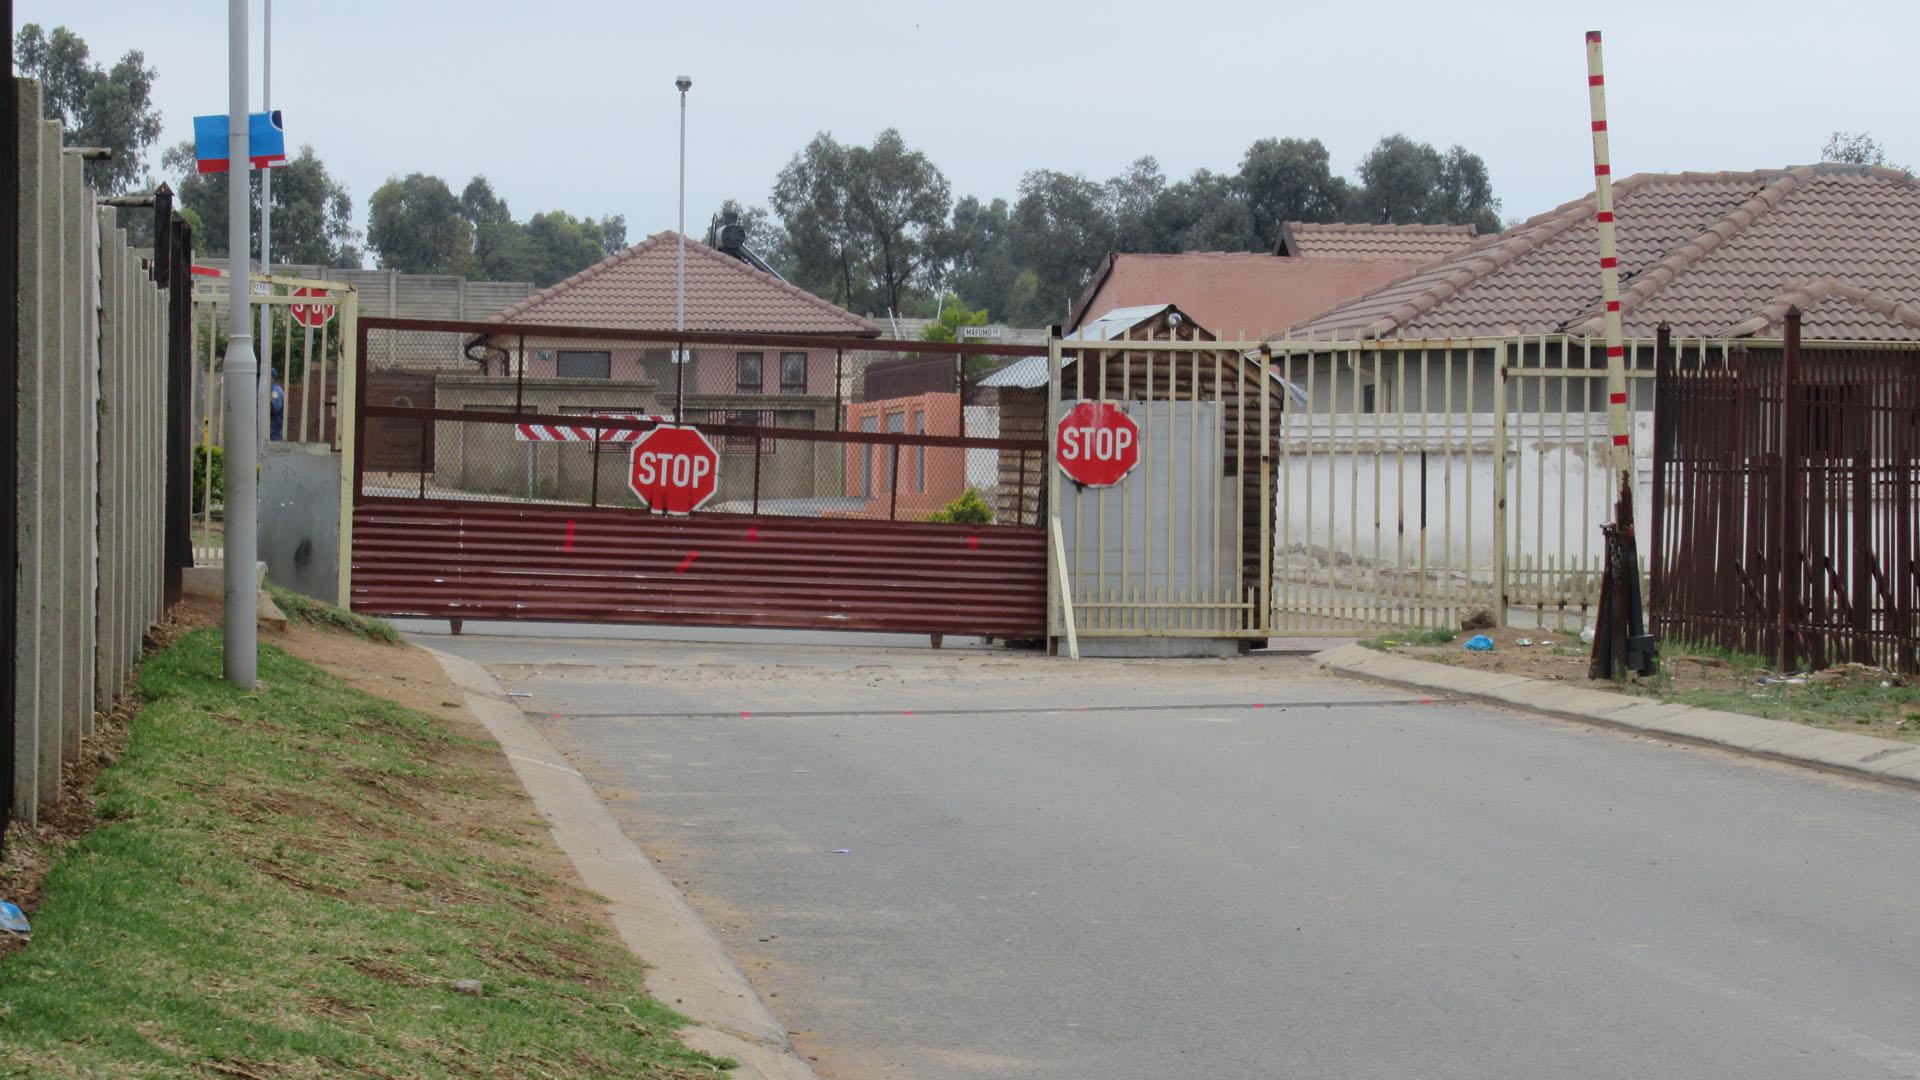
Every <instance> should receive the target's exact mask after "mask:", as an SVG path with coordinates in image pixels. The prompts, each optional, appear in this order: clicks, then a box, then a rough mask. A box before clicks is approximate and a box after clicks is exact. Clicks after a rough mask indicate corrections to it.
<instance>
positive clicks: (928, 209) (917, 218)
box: [773, 128, 953, 311]
mask: <svg viewBox="0 0 1920 1080" xmlns="http://www.w3.org/2000/svg"><path fill="white" fill-rule="evenodd" d="M952 201H953V196H952V191H951V189H950V188H949V186H948V184H947V178H946V177H945V176H944V175H943V174H942V173H941V172H940V170H939V169H938V168H935V167H934V164H933V162H931V161H929V160H928V159H927V156H926V155H925V154H923V153H921V152H920V151H918V150H914V149H911V148H910V147H908V146H907V143H906V140H905V139H903V138H901V136H900V133H899V132H898V131H896V130H894V129H893V128H888V129H887V130H885V131H883V132H881V133H880V134H879V136H878V137H876V138H875V139H874V140H873V145H872V146H842V145H841V144H840V143H838V142H836V141H834V138H833V136H832V135H831V134H829V133H827V132H821V133H820V134H819V135H816V136H815V137H814V139H813V141H812V142H811V143H808V144H807V146H806V148H805V149H804V150H802V151H800V153H798V154H795V155H794V156H793V160H791V161H789V162H788V163H787V166H786V168H784V169H781V170H780V177H779V179H778V180H777V181H776V182H775V184H774V189H773V209H774V212H775V213H777V214H779V215H780V219H781V222H782V224H783V225H784V226H785V228H786V231H787V236H788V237H789V239H790V240H791V242H792V244H793V247H794V251H795V258H794V260H793V272H794V275H795V280H796V281H797V282H799V283H800V284H802V285H804V286H805V287H807V288H811V289H814V290H816V291H822V292H825V293H826V294H827V295H828V297H829V298H830V299H832V300H834V301H835V302H836V303H839V304H842V305H844V306H847V307H855V306H862V307H866V308H868V309H869V310H871V309H873V308H880V309H884V310H888V311H899V310H901V309H902V308H903V307H904V306H905V304H906V300H907V293H908V291H909V290H916V289H917V290H930V289H932V288H933V287H934V286H936V285H937V284H938V283H939V272H940V269H941V267H942V264H943V262H944V258H945V250H946V245H947V243H948V239H947V236H946V233H945V226H946V220H947V210H948V208H949V206H950V205H951V204H952Z"/></svg>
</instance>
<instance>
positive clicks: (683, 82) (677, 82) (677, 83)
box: [673, 75, 693, 94]
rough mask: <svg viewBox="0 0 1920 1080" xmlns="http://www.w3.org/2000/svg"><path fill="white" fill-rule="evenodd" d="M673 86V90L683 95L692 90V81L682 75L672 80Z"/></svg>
mask: <svg viewBox="0 0 1920 1080" xmlns="http://www.w3.org/2000/svg"><path fill="white" fill-rule="evenodd" d="M673 85H674V88H675V89H677V90H679V91H680V92H681V93H683V94H684V93H686V92H687V91H689V90H691V89H693V80H692V79H691V78H689V77H687V76H685V75H682V76H679V77H678V78H676V79H674V80H673Z"/></svg>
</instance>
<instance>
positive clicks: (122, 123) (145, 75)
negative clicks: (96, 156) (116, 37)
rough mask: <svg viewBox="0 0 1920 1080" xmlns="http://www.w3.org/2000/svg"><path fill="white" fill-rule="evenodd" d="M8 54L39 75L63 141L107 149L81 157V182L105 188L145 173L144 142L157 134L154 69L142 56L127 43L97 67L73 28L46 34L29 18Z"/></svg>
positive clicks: (118, 188)
mask: <svg viewBox="0 0 1920 1080" xmlns="http://www.w3.org/2000/svg"><path fill="white" fill-rule="evenodd" d="M14 59H15V60H16V61H17V63H18V64H19V69H20V74H21V75H24V76H26V77H28V78H33V79H38V80H40V82H41V84H42V86H43V91H42V92H43V94H44V97H43V99H42V100H43V102H44V113H45V115H46V118H47V119H49V120H58V121H60V123H61V124H62V125H64V126H65V128H66V129H67V145H69V146H104V147H107V148H108V149H110V150H112V151H113V157H112V159H111V160H108V161H89V162H87V166H86V170H87V182H88V184H90V185H91V186H92V187H93V188H94V190H96V191H99V192H102V193H104V194H108V195H118V194H120V193H122V192H124V191H128V190H130V189H132V188H134V187H136V186H138V185H139V183H140V182H141V180H142V179H143V178H144V177H145V176H146V174H147V168H146V152H147V148H148V147H151V146H152V145H153V144H154V143H155V142H158V141H159V139H160V110H158V109H156V108H154V105H153V82H154V79H155V78H156V77H157V76H158V73H157V72H156V71H154V69H153V68H151V67H148V66H147V60H146V56H145V55H144V54H143V53H141V52H140V50H138V49H130V50H128V51H127V53H126V54H125V55H123V56H122V57H121V58H120V62H119V63H117V64H115V65H113V67H112V69H111V70H109V69H104V68H102V67H101V66H100V65H98V64H95V63H93V62H92V60H91V58H90V57H89V54H88V52H87V43H86V42H85V41H84V40H82V39H81V38H80V36H79V35H78V34H75V33H74V32H73V31H71V30H69V29H67V28H66V27H64V26H56V27H54V29H53V33H52V34H47V33H45V32H43V31H42V30H41V29H40V27H39V26H38V25H37V24H35V23H28V24H26V25H25V26H23V27H21V28H20V36H19V38H18V39H17V40H16V41H15V43H14Z"/></svg>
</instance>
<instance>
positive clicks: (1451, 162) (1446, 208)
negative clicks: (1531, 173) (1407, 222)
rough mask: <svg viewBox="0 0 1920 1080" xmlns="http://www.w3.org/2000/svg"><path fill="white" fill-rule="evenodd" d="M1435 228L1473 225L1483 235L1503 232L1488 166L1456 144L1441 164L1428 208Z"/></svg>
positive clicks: (1428, 218)
mask: <svg viewBox="0 0 1920 1080" xmlns="http://www.w3.org/2000/svg"><path fill="white" fill-rule="evenodd" d="M1424 220H1426V221H1427V222H1429V223H1432V224H1442V225H1472V226H1475V227H1476V228H1478V229H1479V231H1481V232H1483V233H1496V232H1499V231H1500V200H1499V199H1497V198H1494V195H1493V180H1492V179H1491V178H1490V177H1489V176H1488V175H1487V163H1486V162H1484V161H1482V160H1480V155H1479V154H1470V153H1468V152H1467V148H1466V147H1464V146H1461V145H1459V144H1457V143H1456V144H1454V146H1453V148H1452V149H1450V150H1448V151H1447V156H1446V158H1445V159H1444V160H1443V161H1442V162H1441V164H1440V182H1439V184H1437V185H1435V187H1434V191H1433V198H1432V200H1431V202H1430V203H1429V204H1428V209H1427V217H1426V218H1425V219H1424Z"/></svg>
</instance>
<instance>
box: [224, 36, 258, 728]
mask: <svg viewBox="0 0 1920 1080" xmlns="http://www.w3.org/2000/svg"><path fill="white" fill-rule="evenodd" d="M247 4H248V0H228V2H227V236H228V245H227V279H228V288H229V291H228V293H227V358H226V376H225V377H226V385H227V418H226V423H227V480H226V485H227V487H226V504H227V529H226V549H227V550H226V560H227V566H226V572H225V575H224V577H225V583H224V584H225V588H224V590H223V591H224V595H225V601H226V604H225V611H224V613H223V614H222V616H221V625H222V627H223V628H224V634H223V637H224V645H223V653H224V656H223V659H224V662H225V671H226V676H227V681H228V682H230V683H233V684H234V685H236V686H239V687H242V688H244V689H247V690H251V689H253V687H254V682H255V678H256V675H257V672H258V669H257V664H258V657H257V656H256V654H255V644H256V643H255V638H254V635H255V634H256V633H257V627H256V626H255V623H254V619H255V617H256V613H257V612H258V610H259V609H258V604H259V596H258V595H257V594H256V593H255V591H254V590H255V584H256V583H255V578H254V558H255V556H256V555H257V553H258V550H257V549H258V544H259V539H260V538H259V535H258V534H257V533H256V532H255V531H254V530H255V529H256V528H257V526H258V518H257V516H256V514H257V511H258V508H257V506H256V505H255V502H254V500H255V497H256V488H255V476H254V462H255V461H256V460H257V456H258V455H257V453H256V451H257V449H258V447H257V445H256V444H255V443H254V437H255V435H256V432H257V430H258V429H257V427H256V422H257V420H258V418H259V413H258V411H257V409H256V405H255V403H256V402H257V401H259V398H258V397H257V396H256V395H257V393H258V388H259V382H258V380H259V377H260V364H259V361H257V360H256V359H255V358H254V354H253V320H251V319H249V318H248V317H247V315H248V312H247V307H248V302H249V298H250V295H251V291H252V290H251V289H250V287H249V281H248V275H247V227H248V225H249V222H248V220H247V219H248V214H247V167H248V166H249V165H250V164H251V160H250V159H251V155H250V154H249V152H248V146H247V75H248V72H247Z"/></svg>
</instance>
